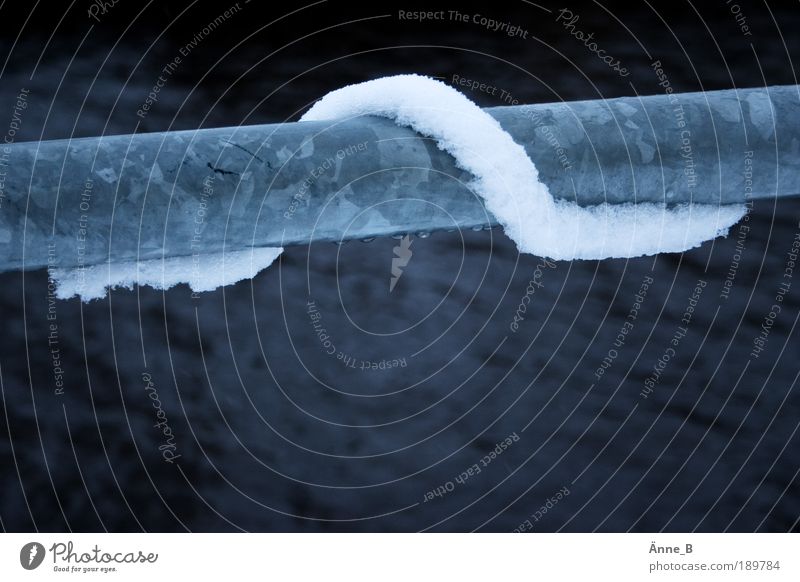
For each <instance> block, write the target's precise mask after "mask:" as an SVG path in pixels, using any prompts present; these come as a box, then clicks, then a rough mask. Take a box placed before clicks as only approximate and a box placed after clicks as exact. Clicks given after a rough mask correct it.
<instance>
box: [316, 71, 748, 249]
mask: <svg viewBox="0 0 800 582" xmlns="http://www.w3.org/2000/svg"><path fill="white" fill-rule="evenodd" d="M361 115H378V116H381V117H388V118H390V119H392V120H394V121H395V123H397V124H399V125H404V126H407V127H410V128H412V129H413V130H415V131H416V132H418V133H420V134H422V135H424V136H427V137H430V138H433V139H434V140H436V143H437V144H438V146H439V148H440V149H441V150H444V151H446V152H448V153H450V154H451V155H452V156H453V157H454V158H455V160H456V164H457V165H458V166H459V167H460V168H462V169H464V170H467V171H468V172H470V173H471V174H472V175H473V176H474V177H475V178H474V180H472V182H471V183H470V187H471V188H472V189H473V190H474V191H475V192H476V193H478V194H479V195H480V196H481V197H482V198H483V199H484V201H485V204H486V208H487V209H488V210H489V212H491V213H492V214H493V215H494V216H495V218H496V219H497V220H498V222H500V224H501V225H502V226H503V229H504V230H505V233H506V235H508V236H509V238H511V239H512V240H513V241H514V242H515V243H516V245H517V248H518V249H519V251H520V252H523V253H530V254H535V255H538V256H542V257H547V258H551V259H555V260H569V259H606V258H627V257H638V256H642V255H653V254H657V253H663V252H680V251H685V250H688V249H691V248H694V247H697V246H699V245H700V244H702V243H703V242H705V241H707V240H710V239H713V238H716V237H717V236H721V235H725V234H727V232H728V229H729V228H730V227H731V226H732V225H734V224H735V223H736V222H738V220H739V219H740V218H741V217H742V216H743V215H744V213H745V207H744V205H738V204H736V205H719V206H717V205H709V204H684V205H679V206H674V207H667V206H666V205H665V204H658V203H639V204H607V203H604V204H599V205H597V206H589V207H581V206H579V205H577V204H575V203H573V202H567V201H563V200H555V199H554V198H553V196H551V194H550V192H549V191H548V189H547V186H545V185H544V184H543V183H542V182H541V181H540V180H539V173H538V172H537V170H536V167H535V166H534V164H533V162H532V161H531V159H530V158H529V157H528V154H527V153H526V152H525V149H524V148H523V147H522V146H521V145H519V144H518V143H516V142H515V141H514V140H513V138H512V137H511V135H509V134H508V132H506V131H505V130H504V129H503V128H502V127H501V126H500V124H499V123H498V122H497V121H496V120H495V119H494V118H493V117H492V116H490V115H489V114H488V113H486V112H485V111H483V110H482V109H480V108H479V107H478V106H477V105H476V104H475V103H473V102H472V101H470V100H469V99H468V98H467V97H465V96H464V95H463V94H462V93H459V92H458V91H457V90H455V89H454V88H452V87H450V86H449V85H446V84H445V83H442V82H441V81H437V80H436V79H432V78H430V77H424V76H421V75H397V76H393V77H383V78H381V79H375V80H373V81H367V82H364V83H359V84H356V85H349V86H346V87H343V88H341V89H337V90H335V91H332V92H331V93H328V94H327V95H325V97H323V98H322V99H321V100H320V101H318V102H317V103H316V104H315V105H314V106H313V107H312V108H311V109H309V111H308V112H307V113H306V114H305V115H304V116H303V117H302V118H301V121H319V120H325V119H341V118H349V117H357V116H361Z"/></svg>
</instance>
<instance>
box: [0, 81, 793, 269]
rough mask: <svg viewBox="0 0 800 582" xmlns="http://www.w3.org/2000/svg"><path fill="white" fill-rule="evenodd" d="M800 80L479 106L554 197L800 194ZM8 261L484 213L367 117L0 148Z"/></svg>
mask: <svg viewBox="0 0 800 582" xmlns="http://www.w3.org/2000/svg"><path fill="white" fill-rule="evenodd" d="M799 89H800V88H799V87H798V86H786V87H771V88H768V89H740V90H729V91H715V92H705V93H685V94H675V95H666V94H665V95H658V96H650V97H625V98H619V99H608V100H596V101H579V102H571V103H556V104H538V105H524V106H514V107H498V108H492V109H487V111H488V112H489V113H490V114H491V115H492V116H494V117H495V118H496V119H497V120H498V121H499V122H500V124H501V125H502V126H503V128H504V129H506V130H507V131H508V132H509V133H510V134H511V135H512V137H513V138H514V139H515V140H516V141H517V142H518V143H520V144H522V145H524V146H525V148H526V150H527V152H528V155H529V156H530V157H531V159H532V160H533V161H534V163H535V164H536V166H537V168H538V170H539V174H540V179H541V180H542V181H543V182H544V183H545V184H546V185H547V186H548V188H549V189H550V192H551V193H552V194H553V195H554V196H555V197H557V198H562V199H567V200H572V201H576V202H577V203H579V204H581V205H592V204H598V203H602V202H610V203H630V202H666V203H668V204H676V203H686V202H701V203H708V204H718V203H735V202H743V201H745V200H746V199H748V198H754V199H759V198H761V199H763V198H772V197H776V196H778V197H780V196H792V195H795V194H798V193H800V122H799V120H800V90H799ZM3 162H4V163H3V168H2V170H3V176H2V181H1V182H0V203H1V204H0V247H1V248H2V260H0V270H11V269H34V268H41V267H45V266H48V265H50V266H52V265H57V266H59V267H81V266H87V265H92V264H99V263H103V262H106V261H131V260H144V259H152V258H159V257H162V256H169V257H172V256H188V255H192V254H195V253H197V252H201V253H212V252H219V251H222V250H239V249H245V248H249V247H253V246H256V247H261V246H285V245H290V244H308V243H311V242H315V241H330V240H333V241H339V240H348V239H363V238H369V237H375V236H383V235H391V234H397V233H406V232H419V231H434V230H443V229H455V228H469V227H478V226H485V225H490V224H494V222H495V221H494V218H493V217H492V216H491V215H490V214H489V213H488V212H487V211H486V210H485V209H484V207H483V203H482V201H481V199H480V197H479V196H477V195H476V194H474V193H473V192H471V191H470V189H469V188H468V186H467V184H468V183H469V181H470V179H471V176H470V175H469V174H468V173H467V172H465V171H463V170H461V169H459V168H458V167H456V165H455V163H454V160H453V158H452V157H451V156H450V155H449V154H446V153H444V152H443V151H441V150H439V149H438V148H437V146H436V144H435V143H434V142H433V141H432V140H430V139H426V138H424V137H421V136H419V135H417V134H415V133H414V132H413V131H411V130H409V129H406V128H402V127H398V126H397V125H395V124H394V123H393V122H392V121H390V120H387V119H380V118H375V117H361V118H356V119H350V120H339V121H329V122H300V123H285V124H274V125H257V126H241V127H233V128H219V129H200V130H193V131H176V132H164V133H149V134H136V135H122V136H104V137H97V138H82V139H73V140H56V141H47V142H29V143H19V144H12V145H5V146H4V148H3Z"/></svg>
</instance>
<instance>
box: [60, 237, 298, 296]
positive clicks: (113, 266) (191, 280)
mask: <svg viewBox="0 0 800 582" xmlns="http://www.w3.org/2000/svg"><path fill="white" fill-rule="evenodd" d="M282 252H283V249H282V248H271V247H264V248H253V249H248V250H244V251H227V252H223V253H211V254H198V255H195V256H189V257H167V258H164V259H151V260H148V261H138V262H137V261H130V262H123V263H106V264H102V265H93V266H90V267H86V268H84V269H58V268H56V269H52V270H51V271H50V275H51V276H52V278H53V279H54V280H55V281H56V283H57V287H56V297H58V298H59V299H69V298H70V297H74V296H75V295H78V296H80V298H81V299H82V300H83V301H91V300H92V299H102V298H103V297H105V296H106V292H107V290H108V289H115V288H118V287H123V288H125V289H133V286H134V284H136V285H149V286H150V287H153V288H154V289H169V288H170V287H174V286H175V285H178V284H179V283H188V284H189V287H191V289H192V291H194V292H195V293H201V292H204V291H213V290H214V289H216V288H218V287H221V286H223V285H233V284H234V283H238V282H239V281H242V280H244V279H252V278H253V277H255V276H256V275H257V274H258V273H259V271H262V270H263V269H266V268H267V267H269V266H270V265H271V264H272V262H273V261H274V260H275V259H276V258H278V256H279V255H280V254H281V253H282Z"/></svg>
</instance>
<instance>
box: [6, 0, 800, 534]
mask: <svg viewBox="0 0 800 582" xmlns="http://www.w3.org/2000/svg"><path fill="white" fill-rule="evenodd" d="M631 4H632V3H609V2H594V3H586V4H576V3H572V2H567V3H563V4H560V3H552V2H548V1H543V2H540V3H532V2H527V1H521V0H520V1H516V2H487V3H482V4H475V5H466V4H463V3H458V5H456V3H453V5H447V4H443V5H441V6H440V7H439V6H433V5H432V4H430V3H425V4H424V5H422V4H421V3H418V5H414V4H413V3H408V4H405V3H401V4H396V5H395V4H391V3H377V4H375V5H373V6H372V7H370V8H358V9H356V8H354V7H353V6H352V5H351V3H346V2H343V1H337V0H329V1H322V2H316V3H310V4H302V3H298V4H286V3H270V4H269V7H265V6H264V5H262V4H260V3H256V2H252V3H251V2H249V1H247V0H240V2H238V3H233V2H231V3H229V4H228V3H225V2H215V3H200V2H176V1H166V2H153V1H151V2H149V3H146V4H145V3H133V2H129V1H127V0H119V1H117V2H116V3H114V2H106V3H100V2H92V3H90V2H86V1H77V2H73V3H72V4H69V5H67V4H64V5H63V6H53V5H47V4H45V3H42V2H34V3H4V4H3V5H2V7H0V17H2V21H3V22H4V25H3V27H2V32H0V47H2V67H1V68H0V79H2V84H1V85H0V126H3V125H5V124H6V123H8V122H10V120H11V117H12V114H13V109H14V104H15V102H16V99H17V95H18V94H19V93H20V91H21V90H23V89H26V90H28V91H29V96H28V99H27V102H28V107H27V109H25V110H24V113H23V116H22V123H21V128H20V130H19V132H18V133H17V136H16V139H17V141H24V140H39V139H57V138H67V137H82V136H94V135H102V134H123V133H131V132H133V131H137V130H138V131H140V132H144V131H161V130H170V129H173V130H174V129H194V128H199V127H219V126H230V125H238V124H256V123H267V122H280V121H284V120H290V121H291V120H296V119H297V118H299V116H300V115H301V114H302V112H303V111H304V110H305V109H306V108H307V107H308V106H309V105H310V104H312V103H313V102H314V101H315V100H316V99H318V98H320V97H321V96H322V95H324V94H325V93H326V92H327V91H329V90H332V89H335V88H338V87H340V86H342V85H345V84H349V83H354V82H359V81H363V80H367V79H371V78H375V77H379V76H383V75H390V74H396V73H408V72H416V73H422V74H427V75H432V76H436V77H439V78H441V79H442V80H444V81H445V82H452V79H453V76H454V75H457V76H459V77H463V78H468V79H474V80H478V81H481V82H486V83H488V84H490V85H492V86H496V87H498V88H500V90H501V91H504V92H507V93H508V94H510V95H513V98H515V99H517V100H518V101H519V102H520V103H536V102H552V101H561V100H576V99H598V98H604V97H618V96H624V95H633V94H642V95H646V94H655V93H659V92H660V91H661V88H660V87H659V86H658V78H657V77H656V75H655V74H654V72H653V70H652V68H651V66H650V65H651V63H652V62H653V61H655V60H660V61H661V63H662V65H663V67H664V70H665V72H666V73H667V75H668V76H669V78H670V81H671V83H672V86H673V87H674V89H675V90H676V91H698V90H716V89H727V88H733V87H753V86H764V85H776V84H795V83H797V79H796V72H795V70H794V64H793V63H794V60H795V59H796V58H797V57H798V56H800V40H798V37H797V35H796V34H795V31H796V29H797V27H798V25H800V10H799V9H798V5H797V4H794V3H773V2H770V3H767V2H749V1H745V0H742V1H738V0H737V2H736V3H734V2H724V1H720V2H709V3H692V2H690V1H684V0H678V1H676V2H668V3H667V2H664V3H647V2H645V3H641V4H639V3H633V5H631ZM420 8H422V9H425V10H434V9H443V10H458V11H459V12H461V13H462V14H467V15H469V16H470V21H469V22H461V21H458V20H449V19H448V20H445V21H431V22H418V21H413V20H406V19H403V18H400V17H399V10H404V11H412V10H419V9H420ZM563 8H567V9H568V10H570V11H571V12H572V13H573V14H574V15H577V16H579V20H578V21H577V22H576V28H577V29H579V30H582V31H585V32H586V33H594V38H595V39H596V41H597V42H598V45H599V46H601V47H603V48H604V49H605V50H606V52H607V54H609V55H613V56H614V57H616V58H617V59H619V61H620V62H621V63H622V64H623V65H624V67H626V69H627V70H628V71H629V74H628V75H627V76H621V75H620V74H618V73H617V72H615V71H614V70H613V69H612V68H610V67H608V66H607V65H606V64H605V63H603V62H602V61H601V60H600V59H598V58H597V56H596V55H595V54H594V53H592V52H591V51H589V50H588V49H587V47H586V46H585V44H584V43H582V42H581V41H579V40H577V39H576V38H575V37H574V36H573V35H571V34H570V33H569V30H567V29H565V28H564V26H563V23H562V22H558V21H557V18H558V15H559V11H560V10H561V9H563ZM226 10H227V11H229V16H228V17H226V18H224V19H222V20H219V21H218V25H217V26H216V27H215V29H214V30H213V31H211V32H210V33H209V34H205V33H203V29H204V28H205V27H207V26H208V25H209V23H210V22H213V21H215V20H217V19H218V18H219V17H220V15H221V14H223V13H224V12H225V11H226ZM476 14H480V15H482V16H485V17H487V18H491V19H494V20H496V21H498V22H507V23H509V25H516V26H518V27H520V30H524V31H525V32H526V34H525V35H524V38H523V36H522V35H521V33H520V34H518V35H516V36H509V35H507V34H504V33H503V32H502V31H492V30H490V29H488V28H487V27H485V26H482V25H480V24H478V23H473V22H472V19H471V17H472V16H473V15H476ZM187 47H188V49H187ZM181 51H186V52H187V54H186V55H185V56H182V61H181V64H180V65H179V67H178V68H177V69H176V70H175V71H174V73H173V74H171V75H170V76H169V78H168V80H167V82H166V84H165V87H164V88H163V89H162V90H161V92H160V93H159V95H158V100H157V102H156V103H155V104H154V105H153V107H152V108H151V110H150V111H149V113H148V114H147V115H146V116H145V118H144V119H142V118H141V117H139V116H137V110H138V109H140V108H141V106H142V103H143V102H144V101H145V99H146V98H147V95H148V93H149V92H150V90H151V88H152V86H153V85H154V84H155V82H156V81H157V79H158V76H159V74H161V71H162V69H163V67H164V66H166V65H167V64H168V63H169V62H171V61H172V60H173V59H174V58H175V57H176V56H178V55H182V53H181ZM468 96H469V97H470V98H472V99H473V100H475V101H476V102H477V103H479V104H480V105H482V106H494V105H503V104H505V103H504V102H503V100H502V99H501V93H500V92H499V91H498V92H497V94H495V95H490V94H487V93H485V92H484V93H481V92H469V93H468ZM137 124H138V128H137ZM700 183H701V184H702V181H701V182H700ZM73 194H74V195H76V196H77V195H79V193H73ZM62 195H69V193H62ZM798 221H800V199H798V200H785V201H781V202H779V203H774V202H772V201H761V202H757V203H756V204H755V205H754V207H753V210H752V212H751V214H750V215H749V220H747V221H746V222H743V223H742V224H743V225H744V228H741V227H740V226H736V227H734V229H733V230H732V231H731V235H730V236H729V237H728V238H727V239H718V240H716V241H713V242H711V243H707V244H706V245H704V246H703V247H702V248H699V249H696V250H693V251H691V252H687V253H684V254H668V255H661V256H658V257H650V258H642V259H636V260H607V261H602V262H596V261H577V262H572V263H570V262H560V263H557V264H556V265H555V266H554V267H551V266H549V265H546V264H543V262H542V260H541V259H540V258H538V257H534V256H528V255H519V254H518V253H517V252H516V249H515V247H514V244H513V243H511V242H510V241H509V240H508V239H507V238H506V237H505V236H504V235H503V233H502V231H501V230H497V229H495V230H489V231H481V232H473V231H468V232H453V233H434V234H433V235H432V236H430V237H426V238H422V237H416V236H412V237H411V239H410V241H411V246H410V247H409V248H410V250H411V252H412V255H411V258H410V259H409V261H408V265H407V266H406V267H405V268H404V269H403V274H402V277H401V278H400V279H399V280H398V281H397V283H396V285H395V287H394V289H393V290H392V291H391V292H390V291H389V288H390V277H391V263H392V258H393V257H394V256H395V255H394V248H395V247H397V246H398V241H397V240H394V239H391V238H387V239H377V240H374V241H372V242H369V243H360V242H352V243H349V244H346V245H343V246H336V245H334V244H330V243H321V244H316V245H312V246H311V247H293V248H287V249H286V252H285V253H284V254H283V256H282V257H281V259H280V261H279V262H276V263H275V264H274V265H273V266H272V267H270V268H269V269H267V270H266V271H264V272H262V273H261V274H259V275H258V276H257V277H256V278H255V279H253V280H252V281H245V282H241V283H239V284H237V285H234V286H231V287H227V288H224V289H221V290H218V291H216V292H213V293H206V294H204V295H202V297H201V298H200V299H199V300H192V299H191V298H190V290H189V289H188V287H186V286H179V287H176V288H173V289H172V290H170V291H168V292H161V291H154V290H153V289H150V288H141V289H134V290H132V291H127V290H120V291H114V292H113V293H111V294H110V295H109V297H108V298H107V299H104V300H100V301H95V302H92V303H88V304H82V303H80V302H79V301H78V300H76V299H73V300H69V301H59V302H58V303H56V304H55V307H54V309H55V312H56V318H57V338H56V339H57V347H58V350H59V356H60V364H61V366H60V367H61V369H62V378H60V381H63V390H62V389H61V388H62V387H59V386H57V385H56V381H57V380H59V379H58V378H57V377H56V374H54V367H53V360H52V352H51V349H52V348H53V347H54V346H56V344H53V343H52V339H53V336H52V333H51V332H52V329H51V327H50V325H51V324H52V322H53V321H52V319H48V313H49V311H48V309H49V305H48V289H47V286H48V279H47V273H46V272H45V271H43V270H42V271H31V272H15V273H3V274H0V315H1V317H2V322H3V328H4V329H3V333H2V334H0V395H2V399H1V400H0V406H2V414H0V526H2V528H3V529H4V530H7V531H68V530H71V531H105V530H108V531H141V530H146V531H187V530H190V531H236V530H251V531H416V530H434V531H471V530H481V531H512V530H515V529H516V530H525V531H581V532H583V531H596V530H597V531H628V530H632V531H660V530H664V531H689V530H697V531H790V530H797V529H798V520H799V519H800V485H799V484H798V471H800V452H798V451H800V448H799V447H798V442H799V441H800V436H798V434H797V430H798V425H799V423H800V395H799V394H798V387H797V379H798V373H800V365H798V348H800V344H798V333H797V330H796V325H797V319H798V314H800V312H799V311H798V297H799V296H800V280H795V281H793V282H791V279H789V281H790V282H791V288H790V289H789V290H788V292H787V293H786V294H785V295H784V299H783V302H782V309H781V312H780V313H779V314H778V316H777V317H776V318H775V319H774V323H773V324H772V327H771V328H770V333H769V335H768V339H767V341H766V344H765V345H764V349H763V351H762V352H761V353H760V354H759V355H758V357H754V356H752V354H751V352H752V349H753V346H754V343H753V342H754V339H756V338H757V337H758V336H759V334H760V333H761V331H762V325H763V324H764V322H765V318H767V317H768V316H769V312H770V306H771V305H773V304H774V303H775V296H776V294H777V293H778V289H779V286H780V285H781V283H783V282H785V281H786V280H787V279H786V278H785V277H784V274H785V273H786V268H787V266H788V264H789V263H788V261H790V260H791V256H790V255H789V253H790V251H791V250H792V243H793V241H794V240H795V237H796V236H797V235H798ZM731 273H733V276H731ZM532 280H533V281H536V285H534V287H535V293H533V294H532V295H531V301H530V305H529V306H528V309H527V311H526V312H525V313H524V314H522V315H523V317H522V319H521V321H518V328H517V329H516V330H512V329H511V325H510V324H511V322H512V321H514V316H515V314H518V315H519V313H518V310H519V305H520V302H521V301H522V298H523V296H525V295H526V289H528V288H529V283H530V282H531V281H532ZM726 280H728V281H729V282H730V281H731V280H732V282H733V283H732V286H730V287H726V286H725V283H726ZM700 281H702V282H703V283H705V286H704V287H702V292H701V293H700V294H699V298H698V299H697V308H696V311H695V312H694V317H693V318H692V320H691V323H690V325H689V326H687V327H688V331H687V333H686V336H685V337H683V338H682V339H681V341H680V345H679V346H678V348H677V349H676V350H675V355H674V357H672V358H671V359H669V362H667V363H665V364H664V365H663V366H662V368H663V369H661V370H660V372H659V380H658V382H657V383H656V384H655V385H654V386H653V387H652V390H651V391H648V390H647V389H646V388H647V387H648V386H649V385H648V384H647V381H648V378H650V377H651V376H652V375H653V373H654V368H658V367H659V366H660V365H659V359H662V360H663V356H664V354H665V351H666V350H667V348H668V347H669V346H670V341H671V339H672V338H673V337H674V334H675V333H676V329H677V327H678V326H681V325H682V324H681V321H680V320H681V318H682V316H683V314H684V312H685V311H686V310H687V306H688V305H689V304H690V302H689V298H690V296H691V295H692V294H693V293H694V289H695V287H696V286H697V285H698V282H700ZM648 282H649V283H648ZM643 284H647V289H646V296H644V297H643V296H642V295H641V293H640V292H641V291H642V289H643ZM729 285H730V283H729ZM725 289H728V292H727V293H726V292H724V290H725ZM637 295H638V296H639V297H638V298H637ZM310 301H313V305H314V309H315V310H316V312H315V313H316V314H317V315H313V317H312V316H311V315H310V314H309V302H310ZM637 303H638V305H639V306H640V309H639V310H638V317H637V319H636V321H635V325H634V326H633V328H632V329H631V330H630V333H629V334H628V335H627V339H626V341H625V342H624V344H623V345H616V346H615V343H614V342H615V340H616V339H617V335H618V333H619V331H620V328H621V327H622V326H623V324H624V322H625V321H626V318H627V316H628V314H629V313H630V311H631V308H632V306H633V305H634V304H637ZM315 321H318V322H319V321H321V322H322V325H323V327H324V328H325V329H326V330H327V333H328V335H329V336H330V341H331V342H332V344H333V345H334V346H335V351H336V354H334V355H329V354H328V353H327V351H328V350H326V346H324V345H322V343H321V342H320V340H319V337H318V335H317V334H316V333H315V330H314V325H313V323H314V322H315ZM338 354H341V357H337V355H338ZM347 362H354V364H352V365H347ZM156 398H157V400H156ZM156 402H157V403H158V407H156V406H155V403H156Z"/></svg>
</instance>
